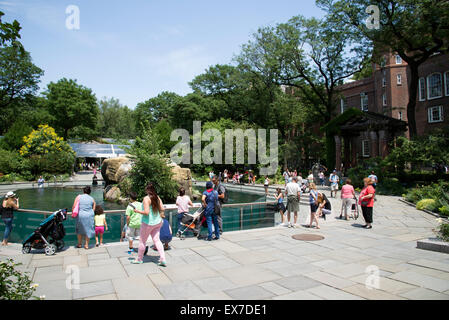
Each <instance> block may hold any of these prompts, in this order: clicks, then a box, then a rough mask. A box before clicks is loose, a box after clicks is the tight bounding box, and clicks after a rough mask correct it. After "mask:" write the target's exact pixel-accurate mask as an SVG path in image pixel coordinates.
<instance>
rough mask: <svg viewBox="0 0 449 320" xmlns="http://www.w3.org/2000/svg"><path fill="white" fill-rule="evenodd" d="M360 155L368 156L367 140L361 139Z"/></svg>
mask: <svg viewBox="0 0 449 320" xmlns="http://www.w3.org/2000/svg"><path fill="white" fill-rule="evenodd" d="M362 155H363V157H365V158H367V157H369V140H362Z"/></svg>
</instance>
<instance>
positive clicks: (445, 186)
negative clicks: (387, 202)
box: [404, 181, 449, 213]
mask: <svg viewBox="0 0 449 320" xmlns="http://www.w3.org/2000/svg"><path fill="white" fill-rule="evenodd" d="M404 198H405V200H407V201H409V202H412V203H414V204H417V203H418V202H419V201H421V200H423V199H433V200H435V208H434V209H433V210H432V211H434V212H437V213H438V209H439V208H441V207H449V183H448V182H445V181H439V182H437V183H433V184H431V185H427V186H421V187H418V188H413V189H411V190H409V191H408V193H407V194H406V195H405V197H404Z"/></svg>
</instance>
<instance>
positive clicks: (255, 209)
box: [0, 202, 275, 245]
mask: <svg viewBox="0 0 449 320" xmlns="http://www.w3.org/2000/svg"><path fill="white" fill-rule="evenodd" d="M198 208H200V204H197V203H195V204H194V207H193V208H191V209H190V212H191V213H194V212H195V211H196V210H198ZM52 213H53V212H50V211H42V210H31V209H20V210H18V212H16V213H15V214H14V221H13V230H12V233H11V235H10V242H16V243H17V242H18V243H21V242H22V241H23V240H24V239H26V238H27V237H28V236H29V235H30V234H31V233H32V232H33V231H34V230H35V229H36V228H37V227H38V226H39V224H40V223H41V222H42V221H43V220H44V219H46V218H47V217H49V216H50V215H51V214H52ZM105 214H106V221H107V224H108V229H109V231H106V232H105V234H104V242H117V241H119V240H120V237H121V231H122V230H123V227H124V225H125V223H126V215H125V210H106V211H105ZM68 215H69V216H68V218H67V220H66V221H64V227H65V229H66V237H65V238H64V241H65V242H66V244H69V245H72V244H75V241H76V232H75V221H76V220H75V219H72V218H71V217H70V215H71V212H69V214H68ZM165 216H166V218H167V219H168V221H169V222H170V225H171V226H172V231H173V234H175V233H176V231H177V229H178V219H177V208H176V206H174V205H166V206H165ZM222 217H223V230H224V232H226V231H236V230H247V229H255V228H267V227H273V226H274V225H275V202H251V203H238V204H224V205H223V208H222ZM0 232H1V235H3V232H4V224H3V223H2V224H1V227H0ZM203 232H206V231H205V230H203ZM93 241H95V240H94V239H93Z"/></svg>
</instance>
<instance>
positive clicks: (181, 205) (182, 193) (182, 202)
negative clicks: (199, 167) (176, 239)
mask: <svg viewBox="0 0 449 320" xmlns="http://www.w3.org/2000/svg"><path fill="white" fill-rule="evenodd" d="M176 205H177V206H178V232H177V234H176V236H179V235H180V232H179V230H180V229H181V221H182V217H183V216H184V214H186V213H189V207H193V203H192V201H191V200H190V197H189V196H188V195H186V190H185V189H184V188H183V187H181V188H179V196H178V197H177V198H176Z"/></svg>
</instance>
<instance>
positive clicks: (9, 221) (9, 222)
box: [3, 218, 13, 240]
mask: <svg viewBox="0 0 449 320" xmlns="http://www.w3.org/2000/svg"><path fill="white" fill-rule="evenodd" d="M12 219H13V218H5V219H3V222H4V223H5V233H4V235H3V240H8V238H9V235H10V234H11V231H12Z"/></svg>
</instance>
